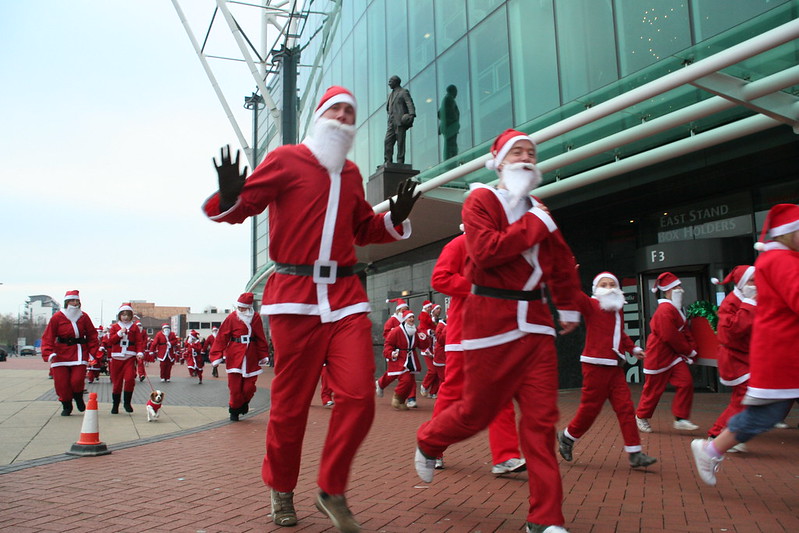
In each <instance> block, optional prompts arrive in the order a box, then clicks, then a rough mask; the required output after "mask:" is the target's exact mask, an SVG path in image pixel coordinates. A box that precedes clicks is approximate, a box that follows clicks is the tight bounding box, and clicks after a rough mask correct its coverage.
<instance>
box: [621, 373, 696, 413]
mask: <svg viewBox="0 0 799 533" xmlns="http://www.w3.org/2000/svg"><path fill="white" fill-rule="evenodd" d="M645 376H646V378H645V380H644V389H643V390H642V391H641V399H640V400H639V401H638V409H637V410H636V413H635V414H636V416H637V417H638V418H652V415H653V414H654V413H655V408H656V407H657V406H658V402H659V401H660V397H661V396H663V391H665V390H666V385H668V384H669V383H671V384H672V386H674V388H675V389H676V391H675V394H674V400H672V402H671V412H672V414H673V415H674V416H676V417H677V418H690V416H691V405H692V404H693V401H694V378H693V377H692V376H691V371H690V370H689V368H688V364H687V363H685V362H684V361H680V362H679V363H677V364H676V365H674V366H673V367H671V368H669V369H668V370H666V371H664V372H661V373H660V374H645Z"/></svg>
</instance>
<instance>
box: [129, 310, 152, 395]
mask: <svg viewBox="0 0 799 533" xmlns="http://www.w3.org/2000/svg"><path fill="white" fill-rule="evenodd" d="M133 318H134V320H136V317H135V316H134V317H133ZM136 326H138V328H139V331H141V336H142V339H144V344H143V346H144V356H143V357H137V358H136V376H137V377H138V378H139V381H144V378H146V377H147V370H146V369H145V367H144V363H145V362H146V361H147V354H148V352H149V350H148V347H149V346H150V336H149V335H147V330H146V329H144V326H142V323H141V322H140V321H138V320H136Z"/></svg>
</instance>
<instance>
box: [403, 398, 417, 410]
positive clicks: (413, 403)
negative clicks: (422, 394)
mask: <svg viewBox="0 0 799 533" xmlns="http://www.w3.org/2000/svg"><path fill="white" fill-rule="evenodd" d="M405 405H407V406H408V407H411V408H416V400H414V399H413V398H408V401H407V402H405Z"/></svg>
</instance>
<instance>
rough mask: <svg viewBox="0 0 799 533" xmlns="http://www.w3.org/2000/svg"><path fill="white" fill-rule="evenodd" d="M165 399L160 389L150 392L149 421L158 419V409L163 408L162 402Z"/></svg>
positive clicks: (148, 402) (148, 404) (148, 403)
mask: <svg viewBox="0 0 799 533" xmlns="http://www.w3.org/2000/svg"><path fill="white" fill-rule="evenodd" d="M163 401H164V393H163V392H162V391H160V390H154V391H153V392H151V393H150V399H149V400H147V421H148V422H153V421H154V420H158V415H159V413H158V411H159V410H160V409H161V403H162V402H163Z"/></svg>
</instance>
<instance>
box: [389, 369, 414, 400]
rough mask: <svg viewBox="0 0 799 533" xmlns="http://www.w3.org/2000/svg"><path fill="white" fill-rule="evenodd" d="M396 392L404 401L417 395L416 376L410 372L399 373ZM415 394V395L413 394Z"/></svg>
mask: <svg viewBox="0 0 799 533" xmlns="http://www.w3.org/2000/svg"><path fill="white" fill-rule="evenodd" d="M394 394H395V395H396V396H397V397H398V398H399V399H400V400H402V401H403V402H404V401H405V400H407V399H408V398H412V397H415V396H416V376H415V375H413V374H412V373H410V372H403V373H402V374H400V375H399V381H397V386H396V387H394ZM412 394H413V396H411V395H412Z"/></svg>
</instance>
